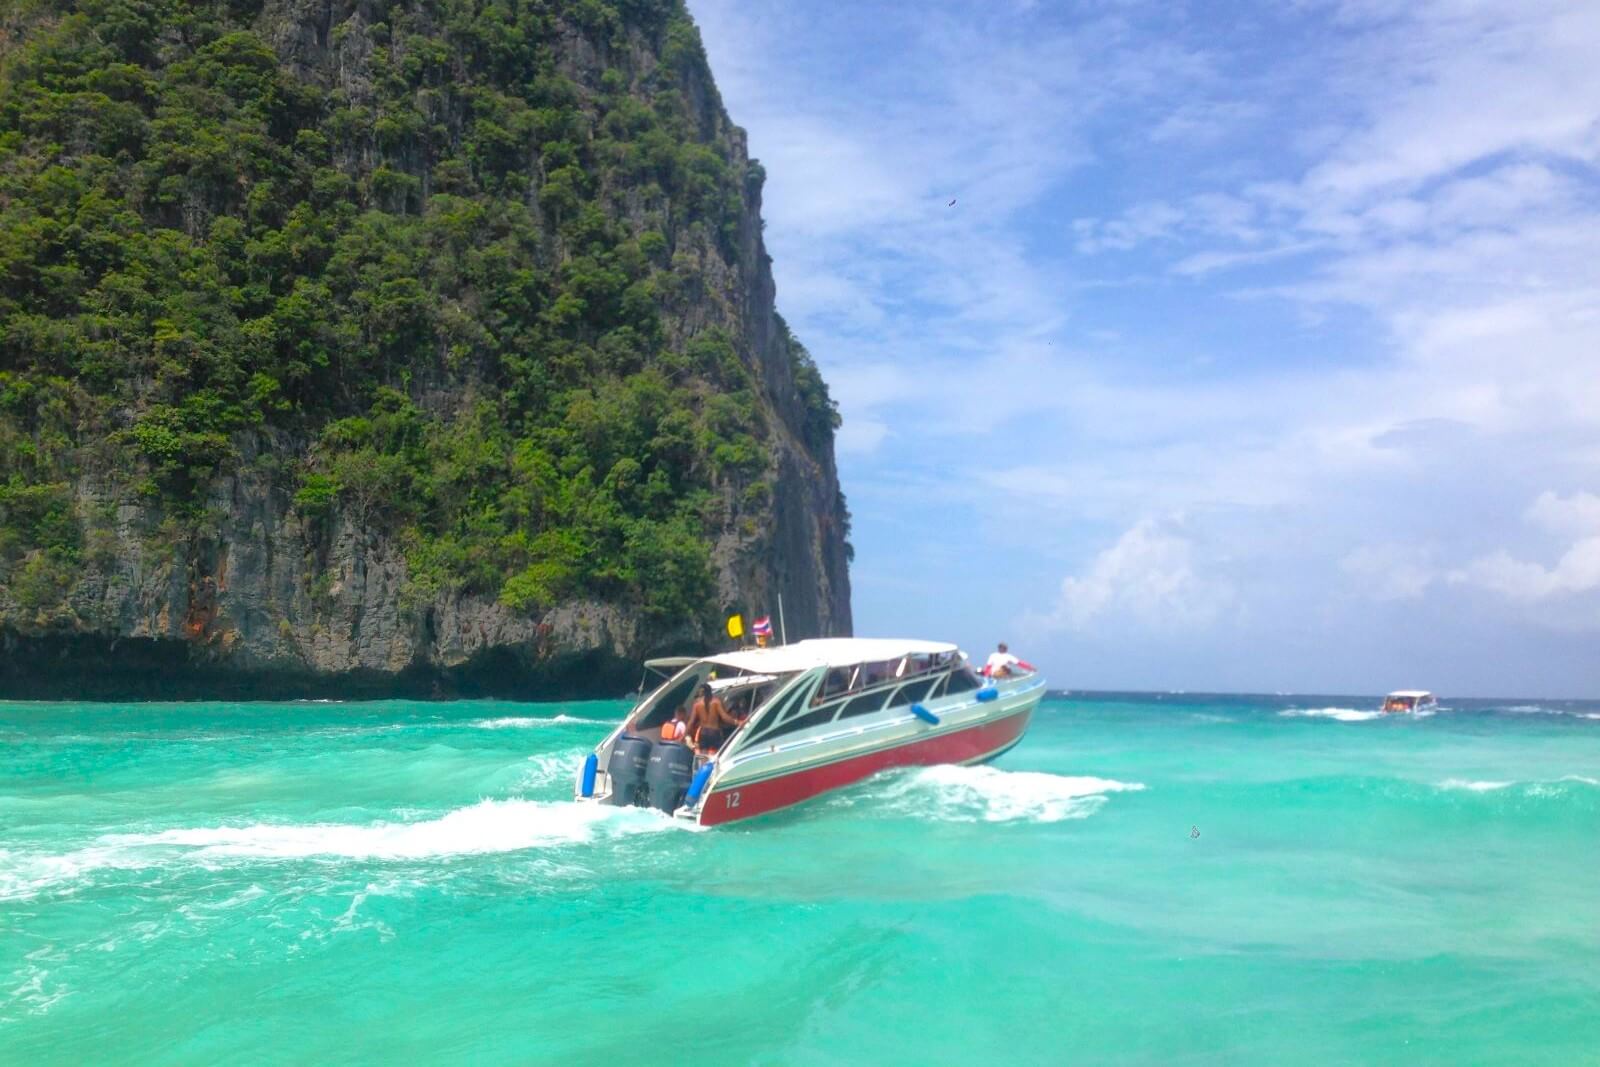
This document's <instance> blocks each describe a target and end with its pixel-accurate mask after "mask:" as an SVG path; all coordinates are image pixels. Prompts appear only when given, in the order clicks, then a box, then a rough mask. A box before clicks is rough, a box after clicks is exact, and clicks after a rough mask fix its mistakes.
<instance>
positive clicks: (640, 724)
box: [633, 673, 701, 731]
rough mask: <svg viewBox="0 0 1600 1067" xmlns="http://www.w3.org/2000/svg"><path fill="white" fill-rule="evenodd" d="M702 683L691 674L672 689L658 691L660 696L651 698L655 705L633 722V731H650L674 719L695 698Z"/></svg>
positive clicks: (663, 688) (698, 677) (696, 676)
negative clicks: (680, 708) (674, 715)
mask: <svg viewBox="0 0 1600 1067" xmlns="http://www.w3.org/2000/svg"><path fill="white" fill-rule="evenodd" d="M700 681H701V679H700V676H699V675H698V674H693V673H691V674H690V675H688V677H686V678H683V679H681V680H680V681H679V682H678V684H677V685H674V686H672V687H671V688H670V689H669V688H667V687H666V686H663V687H662V690H665V691H664V692H663V691H662V690H657V693H658V695H657V696H653V697H651V700H653V701H654V702H655V703H654V704H653V705H652V706H651V708H650V710H649V711H646V712H645V713H644V714H643V715H640V716H639V718H638V719H636V720H635V721H634V722H633V729H634V730H638V731H644V730H650V729H653V728H655V727H657V726H660V725H661V724H662V723H664V722H666V721H667V720H668V719H670V718H672V713H673V712H674V711H676V710H677V709H678V708H679V707H680V706H681V705H684V704H686V703H688V702H689V700H691V699H692V698H693V696H694V692H695V689H696V688H698V687H699V685H700Z"/></svg>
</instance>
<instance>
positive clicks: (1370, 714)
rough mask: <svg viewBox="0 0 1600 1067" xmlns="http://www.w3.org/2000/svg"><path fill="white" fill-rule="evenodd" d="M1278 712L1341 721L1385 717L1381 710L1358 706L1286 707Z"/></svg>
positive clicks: (1286, 714)
mask: <svg viewBox="0 0 1600 1067" xmlns="http://www.w3.org/2000/svg"><path fill="white" fill-rule="evenodd" d="M1278 714H1279V715H1285V716H1290V717H1293V718H1308V719H1337V720H1339V721H1340V722H1368V721H1369V720H1372V719H1381V718H1383V712H1381V711H1361V710H1359V709H1357V708H1285V709H1284V710H1283V711H1280V712H1278Z"/></svg>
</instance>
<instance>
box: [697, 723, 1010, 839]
mask: <svg viewBox="0 0 1600 1067" xmlns="http://www.w3.org/2000/svg"><path fill="white" fill-rule="evenodd" d="M1037 706H1038V698H1037V697H1035V698H1034V699H1032V700H1030V701H1027V702H1025V703H1023V704H1021V705H1020V706H1017V707H1015V708H1013V709H1008V710H1007V711H1006V712H1004V713H1003V714H1001V715H997V716H994V717H992V718H984V719H982V720H980V721H978V722H975V723H973V724H971V725H968V726H963V727H960V728H958V729H953V730H945V731H941V732H939V733H936V734H934V735H932V736H929V737H920V738H913V739H910V740H906V741H903V742H901V743H899V744H896V745H893V746H889V747H884V748H875V749H872V750H870V751H868V752H861V753H855V754H841V755H838V756H835V757H833V758H830V759H828V760H827V761H826V762H819V763H814V764H809V765H806V766H801V767H795V768H793V769H791V770H787V771H784V772H781V773H778V774H774V775H771V776H769V777H764V778H761V779H759V780H757V781H743V782H736V783H730V784H728V785H726V786H722V785H717V786H714V787H713V788H712V790H711V792H710V793H708V794H707V795H706V797H705V799H704V800H703V801H702V802H701V804H700V808H699V822H700V824H701V825H702V826H717V825H720V824H722V823H729V822H736V821H738V820H740V819H749V818H753V817H755V816H757V815H765V814H767V813H769V812H773V811H778V810H780V809H782V808H787V807H791V806H793V805H795V804H799V803H801V802H802V801H805V800H810V799H811V798H812V797H816V796H820V795H821V794H823V793H827V792H830V791H831V790H834V789H839V788H841V787H843V786H847V785H851V784H853V783H855V782H859V781H861V780H862V779H864V778H868V777H870V776H872V775H874V774H877V773H879V772H880V771H887V770H893V769H895V768H899V767H930V766H935V765H937V764H945V763H983V762H985V761H987V760H991V759H994V758H995V757H996V756H999V755H1000V754H1001V753H1003V752H1005V751H1006V750H1007V749H1009V748H1010V747H1011V746H1013V745H1015V744H1016V743H1017V742H1018V741H1020V740H1021V739H1022V735H1023V733H1024V732H1025V731H1026V730H1027V729H1028V722H1029V720H1030V719H1031V718H1032V716H1033V711H1034V708H1036V707H1037Z"/></svg>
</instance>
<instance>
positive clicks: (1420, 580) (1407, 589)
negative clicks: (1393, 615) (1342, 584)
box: [1339, 544, 1438, 600]
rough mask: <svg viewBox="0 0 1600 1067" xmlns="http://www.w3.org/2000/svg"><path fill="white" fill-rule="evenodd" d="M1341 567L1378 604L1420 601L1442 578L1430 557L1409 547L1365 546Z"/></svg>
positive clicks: (1395, 545) (1344, 560)
mask: <svg viewBox="0 0 1600 1067" xmlns="http://www.w3.org/2000/svg"><path fill="white" fill-rule="evenodd" d="M1339 567H1340V569H1341V570H1342V571H1343V572H1344V573H1345V574H1347V575H1349V576H1350V578H1351V579H1353V580H1354V581H1355V582H1356V583H1357V585H1358V586H1359V587H1360V589H1361V590H1362V591H1363V592H1364V593H1365V594H1366V595H1367V596H1369V597H1371V598H1372V599H1374V600H1416V599H1417V598H1418V597H1420V596H1421V595H1422V594H1423V593H1424V592H1426V591H1427V589H1428V587H1429V586H1430V585H1432V584H1433V582H1434V580H1435V579H1436V578H1438V572H1437V571H1436V570H1435V569H1434V568H1433V567H1432V566H1431V565H1430V563H1429V561H1428V558H1427V553H1426V552H1424V551H1422V550H1420V549H1418V548H1417V547H1416V546H1414V545H1409V544H1381V545H1363V546H1361V547H1360V548H1358V549H1356V550H1354V551H1353V552H1350V553H1349V554H1348V555H1346V556H1345V557H1344V558H1343V559H1342V560H1340V561H1339Z"/></svg>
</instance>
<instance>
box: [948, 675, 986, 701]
mask: <svg viewBox="0 0 1600 1067" xmlns="http://www.w3.org/2000/svg"><path fill="white" fill-rule="evenodd" d="M982 686H983V683H981V682H979V681H978V678H977V675H975V674H973V673H972V672H971V671H970V670H966V669H962V670H958V671H952V672H951V673H950V684H949V685H948V686H947V687H946V688H945V695H946V696H954V695H955V694H956V693H970V692H971V691H972V690H974V689H980V688H982Z"/></svg>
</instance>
